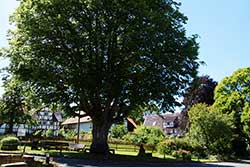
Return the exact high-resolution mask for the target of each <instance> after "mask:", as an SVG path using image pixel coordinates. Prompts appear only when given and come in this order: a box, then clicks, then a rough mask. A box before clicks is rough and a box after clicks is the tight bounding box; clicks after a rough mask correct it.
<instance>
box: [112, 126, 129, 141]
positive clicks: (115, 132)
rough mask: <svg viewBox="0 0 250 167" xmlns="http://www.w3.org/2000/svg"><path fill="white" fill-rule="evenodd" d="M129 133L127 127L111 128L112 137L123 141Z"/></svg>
mask: <svg viewBox="0 0 250 167" xmlns="http://www.w3.org/2000/svg"><path fill="white" fill-rule="evenodd" d="M127 133H128V131H127V129H126V127H125V125H115V126H113V127H112V128H111V137H113V138H117V139H121V138H122V137H123V136H125V135H126V134H127Z"/></svg>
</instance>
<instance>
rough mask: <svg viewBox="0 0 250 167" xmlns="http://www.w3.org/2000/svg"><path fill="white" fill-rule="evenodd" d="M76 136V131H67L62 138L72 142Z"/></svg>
mask: <svg viewBox="0 0 250 167" xmlns="http://www.w3.org/2000/svg"><path fill="white" fill-rule="evenodd" d="M76 135H77V132H76V131H74V130H67V131H66V133H65V134H64V137H65V138H66V139H67V140H73V139H75V137H76Z"/></svg>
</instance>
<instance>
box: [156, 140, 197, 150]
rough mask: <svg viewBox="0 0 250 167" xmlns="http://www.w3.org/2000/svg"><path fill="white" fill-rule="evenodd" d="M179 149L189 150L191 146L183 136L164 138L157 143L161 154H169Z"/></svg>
mask: <svg viewBox="0 0 250 167" xmlns="http://www.w3.org/2000/svg"><path fill="white" fill-rule="evenodd" d="M180 149H182V150H189V151H191V150H192V147H191V145H190V144H189V143H188V142H187V141H186V140H185V139H184V138H181V139H179V138H176V139H166V140H164V141H162V142H160V143H159V144H158V145H157V150H158V152H159V153H161V154H171V153H172V152H173V151H177V150H180Z"/></svg>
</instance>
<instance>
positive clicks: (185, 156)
mask: <svg viewBox="0 0 250 167" xmlns="http://www.w3.org/2000/svg"><path fill="white" fill-rule="evenodd" d="M172 156H173V157H175V158H176V159H180V158H181V159H182V160H183V161H191V158H192V154H191V152H190V151H187V150H181V149H180V150H176V151H173V153H172Z"/></svg>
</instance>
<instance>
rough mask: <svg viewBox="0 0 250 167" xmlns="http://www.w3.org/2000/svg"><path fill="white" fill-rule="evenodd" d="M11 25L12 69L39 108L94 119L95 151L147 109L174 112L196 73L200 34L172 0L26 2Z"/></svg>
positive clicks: (16, 12) (9, 50) (12, 19)
mask: <svg viewBox="0 0 250 167" xmlns="http://www.w3.org/2000/svg"><path fill="white" fill-rule="evenodd" d="M11 21H12V22H13V23H14V24H15V25H16V30H14V31H12V32H11V34H10V43H9V44H10V47H9V49H7V50H6V51H5V52H4V53H3V56H5V57H8V58H9V59H10V67H9V69H8V70H9V71H11V72H12V75H14V76H17V77H18V78H20V79H22V81H24V82H26V83H27V84H28V85H30V86H32V91H33V92H34V93H33V95H35V96H37V98H35V99H39V100H38V101H39V102H40V99H41V102H43V103H44V104H48V105H51V104H55V105H56V106H57V104H60V106H61V107H62V108H63V110H64V111H66V112H67V113H69V114H70V115H76V113H75V111H85V112H86V113H87V114H88V115H90V116H91V118H92V121H93V129H94V131H93V134H94V133H96V134H97V135H93V137H94V139H95V140H93V141H98V142H95V143H94V144H96V147H97V145H100V141H103V144H102V145H103V146H107V143H106V141H105V140H106V139H107V137H105V136H107V135H108V131H109V128H110V126H111V125H112V124H113V123H116V122H120V121H121V120H123V119H124V118H126V117H127V116H128V115H129V112H131V111H136V110H134V109H135V108H136V107H138V106H140V105H144V104H150V103H152V102H154V103H155V104H157V105H158V106H160V107H161V109H162V110H167V111H169V110H171V109H172V110H173V109H174V107H175V106H176V105H178V104H179V103H178V102H177V101H176V97H177V96H178V95H181V94H182V92H183V89H184V88H186V86H187V85H188V84H189V82H190V80H191V79H192V78H193V77H194V76H196V74H197V69H198V66H199V63H198V44H197V42H196V36H195V35H194V36H191V37H187V36H186V31H185V27H184V25H185V24H186V21H187V18H186V17H185V16H184V15H183V14H182V13H181V12H179V5H178V3H176V2H174V1H173V0H168V1H166V0H159V1H152V0H139V1H135V0H126V1H110V0H91V1H87V0H80V1H79V0H70V1H58V0H57V1H55V0H43V1H37V0H36V1H22V2H21V3H20V6H19V7H18V8H17V10H16V11H15V13H14V14H13V15H12V17H11ZM72 103H74V104H76V105H75V106H74V107H72V105H71V104H72ZM103 134H105V136H104V135H103ZM99 148H100V147H99ZM107 148H108V147H106V149H107ZM100 149H101V148H100ZM105 151H106V150H105Z"/></svg>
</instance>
